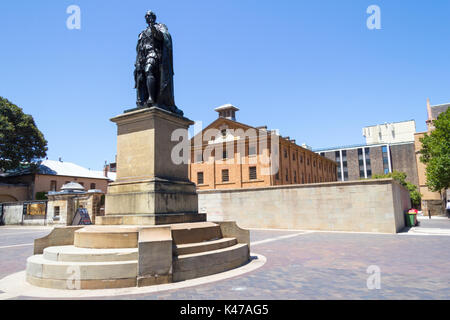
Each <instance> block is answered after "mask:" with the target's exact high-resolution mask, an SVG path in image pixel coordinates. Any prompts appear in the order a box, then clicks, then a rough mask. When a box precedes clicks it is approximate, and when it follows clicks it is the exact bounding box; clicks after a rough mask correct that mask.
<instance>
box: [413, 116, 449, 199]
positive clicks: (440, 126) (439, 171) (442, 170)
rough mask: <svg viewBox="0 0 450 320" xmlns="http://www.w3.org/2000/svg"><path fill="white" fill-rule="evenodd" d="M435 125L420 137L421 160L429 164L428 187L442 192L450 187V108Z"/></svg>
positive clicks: (427, 170) (427, 171) (434, 122)
mask: <svg viewBox="0 0 450 320" xmlns="http://www.w3.org/2000/svg"><path fill="white" fill-rule="evenodd" d="M433 125H434V127H435V129H434V130H433V131H432V132H431V133H430V134H425V136H424V137H423V138H421V139H420V142H421V143H422V150H421V151H420V153H421V156H420V161H421V162H423V163H424V164H426V166H427V169H426V176H427V187H428V188H429V189H430V190H431V191H434V192H441V191H443V190H445V189H448V188H449V187H450V108H448V109H447V111H446V112H443V113H441V114H440V115H439V117H438V118H437V119H436V120H434V121H433Z"/></svg>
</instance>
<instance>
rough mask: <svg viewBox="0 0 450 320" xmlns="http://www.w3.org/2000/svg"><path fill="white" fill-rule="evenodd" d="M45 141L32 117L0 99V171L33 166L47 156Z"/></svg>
mask: <svg viewBox="0 0 450 320" xmlns="http://www.w3.org/2000/svg"><path fill="white" fill-rule="evenodd" d="M47 150H48V149H47V141H46V140H45V138H44V135H43V134H42V132H40V131H39V129H38V128H37V127H36V124H35V122H34V119H33V117H32V116H30V115H27V114H24V113H23V111H22V109H21V108H19V107H18V106H16V105H15V104H13V103H11V102H10V101H8V100H7V99H5V98H3V97H0V169H3V170H13V169H17V168H19V167H20V166H21V164H23V163H26V164H30V165H33V164H35V163H36V162H37V161H38V160H39V159H41V158H43V157H45V156H46V154H47Z"/></svg>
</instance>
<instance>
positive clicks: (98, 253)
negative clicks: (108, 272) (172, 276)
mask: <svg viewBox="0 0 450 320" xmlns="http://www.w3.org/2000/svg"><path fill="white" fill-rule="evenodd" d="M43 257H44V259H46V260H50V261H62V262H110V261H132V260H138V249H137V248H125V249H87V248H78V247H75V246H60V247H49V248H46V249H44V254H43Z"/></svg>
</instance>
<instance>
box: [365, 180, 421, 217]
mask: <svg viewBox="0 0 450 320" xmlns="http://www.w3.org/2000/svg"><path fill="white" fill-rule="evenodd" d="M373 178H374V179H387V178H392V179H394V180H396V181H397V182H398V183H400V184H401V185H402V186H404V187H405V188H406V189H408V191H409V197H410V198H411V203H412V205H413V207H415V208H418V207H419V206H420V201H421V200H422V195H421V194H420V192H419V190H417V186H416V185H415V184H412V183H411V182H408V181H406V178H407V175H406V173H404V172H399V171H394V172H392V173H388V174H376V175H374V176H373Z"/></svg>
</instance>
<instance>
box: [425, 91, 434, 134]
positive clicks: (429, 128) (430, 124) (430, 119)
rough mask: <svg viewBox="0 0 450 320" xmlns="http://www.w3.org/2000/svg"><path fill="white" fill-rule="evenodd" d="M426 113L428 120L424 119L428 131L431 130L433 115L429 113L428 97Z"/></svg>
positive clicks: (428, 99)
mask: <svg viewBox="0 0 450 320" xmlns="http://www.w3.org/2000/svg"><path fill="white" fill-rule="evenodd" d="M427 113H428V120H427V121H425V123H426V124H427V128H428V131H431V130H432V129H433V128H432V126H433V115H432V113H431V103H430V98H427Z"/></svg>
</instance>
